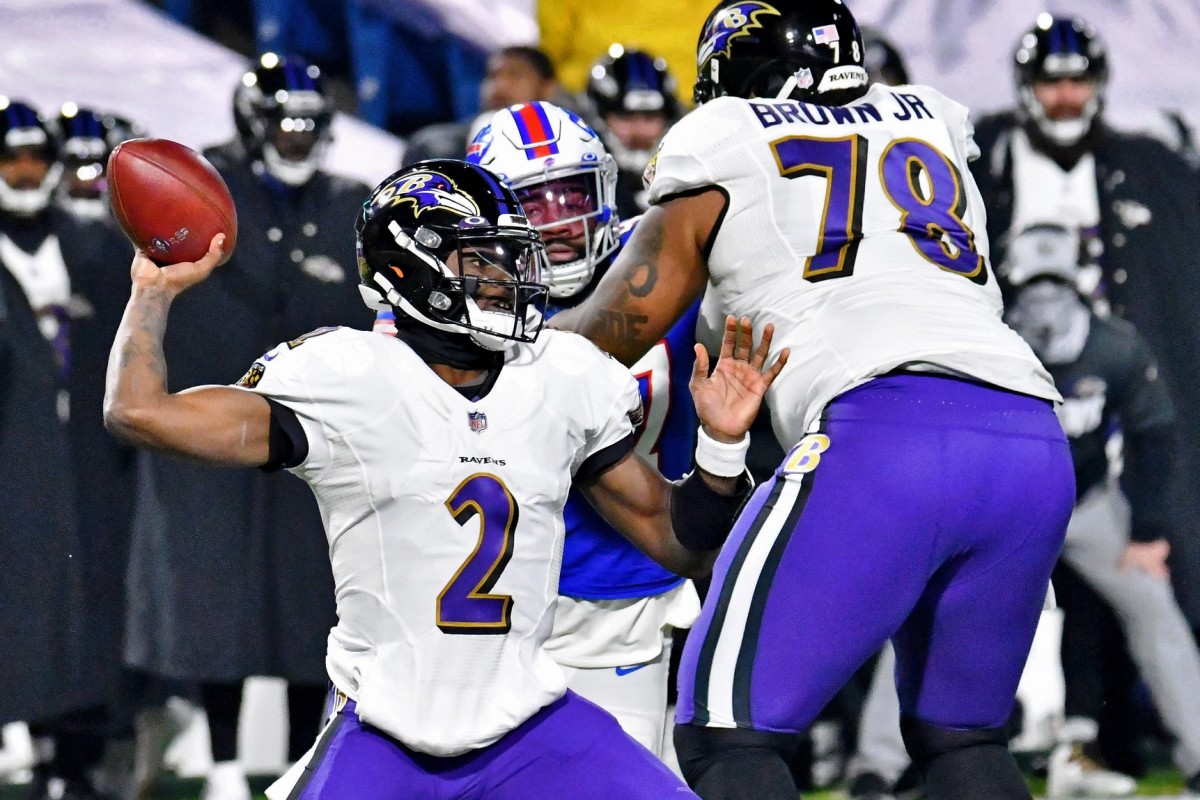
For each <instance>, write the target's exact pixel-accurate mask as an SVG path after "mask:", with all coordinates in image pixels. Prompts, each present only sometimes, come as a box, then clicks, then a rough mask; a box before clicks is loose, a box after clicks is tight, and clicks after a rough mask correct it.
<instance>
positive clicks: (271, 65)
mask: <svg viewBox="0 0 1200 800" xmlns="http://www.w3.org/2000/svg"><path fill="white" fill-rule="evenodd" d="M233 112H234V114H233V115H234V121H235V122H236V123H237V129H238V133H239V135H240V136H241V138H242V142H243V144H244V146H245V147H246V150H247V152H248V153H249V154H250V155H251V156H252V157H254V158H256V159H259V160H260V161H261V168H262V169H265V171H266V172H267V174H269V175H271V176H272V177H273V178H275V179H276V180H278V181H279V182H280V183H283V184H286V185H288V186H303V185H305V184H307V183H308V182H309V181H310V180H312V178H313V176H314V175H315V174H316V173H317V170H318V169H319V168H320V166H321V162H322V159H323V157H324V153H325V149H326V147H327V146H328V143H329V140H330V137H331V130H330V127H331V123H332V120H333V111H332V108H331V106H330V103H329V100H328V98H327V97H326V96H325V93H324V88H323V83H322V81H321V73H320V70H319V69H317V67H315V66H313V65H304V64H300V63H296V62H292V61H289V60H287V59H280V58H279V57H278V56H276V55H275V54H273V53H267V54H265V55H263V57H262V59H261V61H260V66H259V67H257V68H256V69H255V70H252V71H250V72H247V73H246V74H245V75H244V76H242V84H241V86H239V87H238V89H237V91H236V92H235V93H234V96H233Z"/></svg>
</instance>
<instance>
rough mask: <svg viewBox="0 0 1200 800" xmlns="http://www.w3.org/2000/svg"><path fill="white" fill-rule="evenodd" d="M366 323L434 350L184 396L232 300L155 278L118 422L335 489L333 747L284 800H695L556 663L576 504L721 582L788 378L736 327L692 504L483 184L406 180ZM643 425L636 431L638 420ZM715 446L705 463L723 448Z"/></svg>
mask: <svg viewBox="0 0 1200 800" xmlns="http://www.w3.org/2000/svg"><path fill="white" fill-rule="evenodd" d="M355 230H356V234H357V240H358V252H359V257H360V268H361V278H362V281H363V287H364V288H363V298H364V299H365V300H367V301H368V303H369V304H370V305H371V306H372V307H374V308H376V309H381V308H382V307H383V306H385V305H391V306H392V307H393V309H394V310H395V311H397V312H399V313H400V314H403V315H404V316H405V318H408V319H411V320H413V322H414V325H413V326H408V325H405V324H400V325H398V336H397V337H395V338H392V337H387V336H380V335H378V334H375V333H370V332H361V331H356V330H353V329H350V328H322V329H318V330H316V331H313V332H311V333H310V334H308V335H306V336H303V337H300V338H297V339H293V340H291V341H290V342H285V343H283V344H280V345H279V346H277V347H275V348H274V349H272V350H271V351H270V352H268V353H267V354H266V355H264V356H263V357H262V358H260V359H258V360H256V361H255V362H254V363H253V365H252V366H251V368H250V369H249V370H248V371H247V373H246V374H245V375H244V376H243V378H242V379H241V380H240V381H238V385H237V386H202V387H195V388H193V389H190V390H188V391H185V392H181V393H174V394H171V393H168V392H167V388H166V386H165V381H164V380H163V376H164V375H165V374H166V371H167V365H166V362H165V360H164V357H163V355H162V354H163V348H162V346H161V344H162V336H163V331H164V328H165V327H166V323H167V315H168V312H169V310H170V307H171V305H172V302H173V301H174V299H175V297H176V296H177V295H179V294H180V293H181V292H183V291H184V290H187V289H189V288H191V287H193V286H195V285H196V284H199V283H200V282H201V281H203V280H204V279H205V278H207V277H209V275H210V274H211V273H212V271H213V269H214V267H215V266H216V264H217V262H218V261H219V259H220V257H221V255H222V252H221V247H222V244H223V241H224V237H223V235H220V234H219V235H217V236H215V237H213V240H212V242H211V244H210V249H209V252H208V254H207V255H206V256H205V257H204V258H203V259H201V260H200V261H198V262H196V263H183V264H175V265H172V266H168V267H166V268H164V269H159V268H158V267H157V266H156V265H154V264H153V263H152V262H150V261H149V260H148V259H147V258H146V257H145V255H144V254H141V253H138V254H137V255H136V256H135V258H134V262H133V265H132V269H131V273H132V279H133V291H132V295H131V298H130V301H129V305H128V306H127V308H126V315H125V317H124V319H123V321H122V326H121V329H120V331H119V333H118V336H117V339H116V341H115V343H114V345H113V354H112V362H111V363H112V370H111V371H110V374H109V378H110V380H109V383H108V394H107V395H106V398H105V419H106V422H107V424H108V425H109V426H110V427H111V428H112V429H113V430H115V431H118V432H120V434H121V435H122V436H124V437H126V438H128V439H130V440H131V441H132V442H134V443H136V444H138V445H140V446H144V447H152V448H157V449H164V450H173V451H175V452H178V453H180V454H186V455H188V456H190V457H192V458H196V459H202V460H204V461H207V462H209V463H212V464H223V465H231V466H233V465H240V466H250V467H260V468H263V469H268V470H269V469H279V468H287V469H289V470H291V471H293V472H294V473H296V474H297V475H300V476H303V478H304V479H305V480H306V481H307V482H308V483H309V484H310V485H311V486H312V489H313V491H314V493H315V494H316V496H317V498H318V501H319V503H320V506H321V510H322V516H323V518H324V519H325V520H326V524H327V528H328V530H327V535H328V541H329V557H330V560H331V562H332V565H333V568H334V570H335V572H336V573H337V582H336V585H337V587H338V594H337V599H338V624H337V627H336V628H335V629H334V631H333V632H332V634H331V635H330V637H329V653H328V662H327V663H328V668H329V673H330V678H331V680H332V682H333V684H334V687H335V688H334V691H333V692H332V693H331V708H330V718H329V722H328V723H327V725H326V726H325V729H324V731H323V732H322V734H321V736H320V740H319V742H318V743H317V745H315V746H314V747H313V749H312V750H311V751H310V752H309V754H308V755H307V756H306V757H305V759H304V760H303V761H302V762H300V763H297V765H295V767H294V768H293V769H292V770H290V771H289V773H288V774H287V775H285V776H284V778H282V779H281V780H280V781H279V782H277V783H276V785H275V786H273V787H272V788H271V789H270V790H268V796H270V797H272V798H273V800H279V799H280V798H283V797H292V798H302V799H307V798H317V797H327V798H334V797H336V798H341V797H399V796H404V797H409V798H413V799H414V800H420V798H429V800H433V798H447V797H459V798H480V799H481V800H482V798H485V797H486V798H488V799H489V800H507V799H508V798H513V800H515V799H516V798H522V799H524V798H528V797H534V796H568V795H569V796H572V797H580V798H597V799H599V798H605V800H607V798H611V797H628V798H677V797H682V796H686V795H689V794H690V793H689V792H687V790H686V789H685V788H684V787H683V786H682V784H681V783H680V782H679V780H678V778H676V777H675V776H674V775H673V774H672V773H671V772H670V771H669V770H668V769H667V768H666V767H665V766H664V765H663V764H662V763H661V762H659V761H658V760H657V759H655V758H654V756H653V755H651V754H650V753H649V752H648V751H646V750H645V749H644V748H642V747H641V746H640V745H638V744H637V743H636V742H634V741H633V740H632V739H630V738H629V737H628V736H627V735H626V734H625V733H623V732H622V731H621V729H620V727H619V726H618V725H617V724H616V722H615V721H614V720H613V719H612V717H611V716H610V715H608V714H607V713H605V712H603V711H602V710H600V709H598V708H597V707H596V706H594V705H592V704H590V703H588V702H587V701H586V700H583V699H581V698H579V697H578V696H577V695H575V694H574V693H571V692H568V691H566V689H565V686H564V682H563V676H562V672H561V670H560V669H559V668H558V667H557V665H555V664H554V663H553V662H552V661H551V660H550V659H549V658H548V656H547V655H546V653H545V651H544V642H545V640H546V637H547V636H548V635H549V633H550V629H551V626H552V624H553V619H552V616H553V611H554V606H555V601H556V597H557V592H556V589H557V573H558V562H559V556H560V553H561V548H562V537H563V527H562V522H561V510H562V507H563V504H564V503H565V502H566V499H567V492H568V490H569V488H570V486H571V484H572V482H574V483H576V484H577V485H580V486H584V487H586V490H587V492H588V495H589V499H590V500H591V501H592V502H593V503H595V504H596V505H597V507H598V508H600V509H602V510H603V513H604V514H605V515H606V517H607V518H609V519H610V520H612V521H613V522H614V523H616V524H617V525H618V527H619V528H620V530H622V531H623V532H624V533H625V534H626V535H627V536H629V537H631V539H633V540H635V541H637V542H638V544H639V546H641V547H643V548H645V549H646V551H647V552H649V553H652V554H654V556H655V558H656V559H658V560H660V561H661V562H662V563H663V564H664V566H667V567H668V568H670V569H672V570H674V571H676V572H682V573H684V574H702V573H703V571H705V570H707V569H708V567H709V565H710V564H711V561H712V558H713V557H714V556H715V548H716V547H717V546H719V544H720V542H721V541H722V540H723V539H724V537H725V535H726V534H727V532H728V527H729V523H730V521H731V519H732V516H733V513H734V509H735V508H736V504H738V503H740V502H741V500H742V499H743V498H744V497H745V495H746V493H747V491H748V488H749V486H748V483H747V481H746V480H745V478H744V476H743V472H744V465H739V464H737V460H736V458H734V459H730V458H728V457H726V454H725V453H724V451H723V450H722V449H721V447H720V443H721V442H728V441H736V440H737V439H739V438H740V437H742V436H743V435H744V432H745V431H746V429H747V428H748V427H749V424H750V422H751V420H753V418H754V415H755V413H756V411H757V408H758V404H759V401H760V399H761V396H762V394H763V393H764V392H765V391H766V389H767V388H769V386H770V384H771V382H772V381H773V380H774V378H775V377H776V376H777V375H778V374H779V372H780V370H781V369H782V368H783V366H784V363H785V362H786V353H784V354H781V357H780V359H779V360H778V361H776V362H775V363H773V364H772V365H771V366H770V367H769V368H767V369H766V370H765V371H762V368H763V367H764V365H765V358H766V353H767V351H768V350H769V349H770V339H771V331H769V330H767V331H764V334H763V339H762V342H761V344H760V346H759V347H758V348H754V346H753V341H752V337H751V332H750V326H749V324H748V321H745V320H743V321H742V323H741V324H738V322H737V321H735V320H734V319H733V318H730V320H729V324H728V329H727V333H726V337H725V342H724V347H723V348H722V357H721V359H720V360H719V361H718V363H717V364H716V368H715V371H714V372H713V373H712V375H711V376H709V373H708V363H707V358H701V357H699V356H698V358H697V368H696V370H695V372H694V373H693V376H692V392H693V396H694V400H695V405H696V408H697V411H698V415H699V417H700V419H701V420H702V424H703V426H704V431H705V435H706V436H707V437H710V438H709V439H707V440H706V439H704V438H701V439H700V442H701V444H700V446H698V447H697V451H696V459H697V462H698V463H699V464H700V472H699V474H697V473H693V474H692V476H691V477H690V478H689V479H687V480H685V481H683V482H681V483H680V484H678V485H675V484H672V483H670V482H668V481H666V480H665V479H664V478H663V477H662V476H661V475H660V474H659V473H658V472H657V471H656V470H654V469H653V467H651V466H650V465H649V464H648V463H647V462H646V461H644V460H643V459H642V458H641V457H640V456H638V455H637V454H635V453H633V452H632V449H633V446H634V444H633V433H634V430H633V429H634V422H635V421H636V420H639V419H640V409H641V403H640V398H639V395H638V390H637V384H636V381H635V380H634V379H633V377H632V376H631V375H630V374H629V373H628V371H626V370H625V369H624V368H623V367H621V366H620V365H619V364H617V363H616V362H615V361H612V360H610V359H608V358H606V357H605V356H604V355H603V354H602V353H600V352H599V351H598V350H597V349H596V348H595V347H593V346H592V345H591V344H589V343H588V342H586V341H584V340H582V339H581V338H579V337H576V336H572V335H569V334H563V333H559V332H547V333H546V334H545V335H543V336H541V337H539V336H538V333H539V331H540V328H541V313H540V309H541V307H543V306H544V303H545V291H546V287H545V286H544V285H543V284H541V283H539V278H540V270H541V269H542V268H543V267H544V266H545V249H544V246H543V245H542V243H541V240H540V237H539V236H538V234H537V232H536V231H534V230H533V229H532V227H531V226H530V225H529V222H528V221H527V220H526V219H525V217H524V216H523V215H522V213H521V207H520V205H519V204H518V203H517V200H516V197H515V196H514V195H513V193H512V191H511V190H509V189H508V188H506V187H505V186H504V185H503V184H502V183H500V181H499V180H498V179H497V178H496V177H495V176H493V175H492V174H491V173H489V172H487V171H486V170H484V169H482V168H480V167H477V166H474V165H470V164H466V163H464V162H461V161H427V162H423V163H422V164H420V165H417V166H414V167H410V168H407V169H404V170H401V171H399V172H397V173H395V174H393V175H391V176H389V177H388V178H387V179H385V180H384V181H383V182H382V183H381V184H380V185H379V186H378V187H377V188H376V190H375V191H374V192H373V193H372V194H371V196H370V198H369V199H368V200H367V202H366V203H365V204H364V205H363V211H362V215H361V216H360V218H359V220H358V222H357V224H356V226H355ZM631 415H632V416H631ZM706 441H708V442H710V443H711V444H709V445H707V446H706V445H705V444H704V442H706Z"/></svg>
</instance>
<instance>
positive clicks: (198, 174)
mask: <svg viewBox="0 0 1200 800" xmlns="http://www.w3.org/2000/svg"><path fill="white" fill-rule="evenodd" d="M107 177H108V202H109V205H110V206H111V207H112V212H113V216H114V217H116V220H117V222H118V223H120V225H121V229H122V230H124V231H125V235H126V236H128V237H129V240H130V241H132V242H133V244H134V245H135V246H136V247H138V248H140V249H141V250H143V251H145V253H146V255H148V256H150V258H151V259H153V260H154V262H155V263H157V264H159V265H164V264H175V263H179V262H181V261H196V260H198V259H200V258H202V257H203V256H204V254H205V253H207V252H208V243H209V242H210V241H211V240H212V237H213V236H215V235H216V234H218V233H224V234H225V255H224V257H223V258H222V259H221V260H222V262H224V261H226V260H228V258H229V256H230V254H231V253H232V252H233V248H234V245H235V244H236V242H237V209H235V208H234V206H233V197H232V196H231V195H230V194H229V188H228V187H227V186H226V185H225V181H224V180H222V178H221V176H220V175H219V174H217V171H216V170H215V169H213V166H212V164H210V163H208V161H207V160H206V159H205V158H204V156H202V155H200V154H199V153H197V152H196V151H195V150H192V149H191V148H189V147H185V146H184V145H182V144H179V143H178V142H172V141H170V140H169V139H130V140H129V141H126V142H122V143H121V144H119V145H117V147H116V149H114V150H113V151H112V155H110V156H109V157H108V173H107Z"/></svg>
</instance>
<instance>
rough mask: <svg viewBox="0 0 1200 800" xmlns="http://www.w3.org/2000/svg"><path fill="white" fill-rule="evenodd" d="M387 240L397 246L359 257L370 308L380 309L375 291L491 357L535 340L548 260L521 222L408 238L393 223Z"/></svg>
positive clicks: (468, 222) (436, 229)
mask: <svg viewBox="0 0 1200 800" xmlns="http://www.w3.org/2000/svg"><path fill="white" fill-rule="evenodd" d="M476 222H477V223H478V224H473V223H476ZM388 232H389V234H390V235H391V237H392V240H393V242H394V246H391V247H389V246H388V245H389V244H391V243H388V242H385V243H382V244H381V246H379V247H378V248H370V250H369V253H368V254H367V255H365V256H364V255H362V254H360V258H361V259H363V260H364V261H365V262H366V265H365V267H360V268H362V269H363V270H364V275H363V278H364V281H365V283H366V285H365V286H364V287H363V289H364V292H363V294H364V298H365V299H367V301H368V305H371V306H372V307H375V308H378V307H380V301H379V298H371V297H369V294H371V289H376V290H377V292H378V294H379V295H381V296H382V298H384V299H386V302H387V304H389V305H391V306H394V307H395V308H396V309H397V310H399V311H400V312H402V313H403V314H406V315H408V316H410V317H412V318H414V319H416V320H418V321H420V322H422V323H424V324H425V325H428V326H430V327H433V328H436V329H438V330H441V331H446V332H448V333H465V334H467V335H469V336H470V338H471V339H472V341H474V342H475V343H476V344H477V345H479V346H480V347H482V348H484V349H486V350H491V351H502V350H507V349H509V348H510V347H512V346H513V345H515V344H517V343H518V342H533V341H534V340H536V339H537V336H538V333H539V332H540V331H541V326H542V320H543V317H544V312H545V306H546V292H547V289H546V286H545V285H543V284H541V283H540V282H539V281H540V278H541V274H542V271H543V270H544V269H545V268H546V253H545V248H544V247H543V246H542V242H541V239H540V237H539V236H538V234H537V232H536V231H534V230H533V229H531V228H530V227H529V226H528V225H527V224H525V221H524V220H523V219H522V218H520V217H515V216H513V217H510V216H509V215H504V216H502V217H501V219H500V224H499V225H494V226H493V225H488V224H487V222H486V220H483V219H482V218H475V219H465V220H463V222H462V223H461V225H460V226H459V227H458V228H446V227H443V226H423V227H420V228H417V229H416V231H414V232H413V234H412V235H411V236H410V235H409V234H408V233H407V232H406V231H405V230H404V229H403V228H402V227H401V226H400V224H399V223H397V222H394V221H393V222H391V223H390V224H389V226H388ZM361 263H362V262H360V265H361Z"/></svg>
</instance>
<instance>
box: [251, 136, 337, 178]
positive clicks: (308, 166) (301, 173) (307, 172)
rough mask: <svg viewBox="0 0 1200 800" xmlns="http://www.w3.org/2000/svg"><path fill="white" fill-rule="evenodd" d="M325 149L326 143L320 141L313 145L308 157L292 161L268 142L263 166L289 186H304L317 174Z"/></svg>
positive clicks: (264, 151)
mask: <svg viewBox="0 0 1200 800" xmlns="http://www.w3.org/2000/svg"><path fill="white" fill-rule="evenodd" d="M323 150H324V144H323V143H319V144H317V145H315V146H314V147H313V149H312V152H311V153H309V155H308V157H307V158H304V159H302V160H300V161H291V160H289V159H286V158H284V157H283V156H281V155H279V151H278V150H276V149H275V145H273V144H271V143H269V142H268V143H267V144H264V145H263V166H265V167H266V168H267V172H268V173H270V174H271V176H272V177H274V178H275V179H276V180H278V181H279V182H280V183H286V184H287V185H288V186H303V185H304V184H306V183H308V182H309V181H311V180H312V177H313V175H316V174H317V168H318V167H320V165H321V156H322V155H323Z"/></svg>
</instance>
